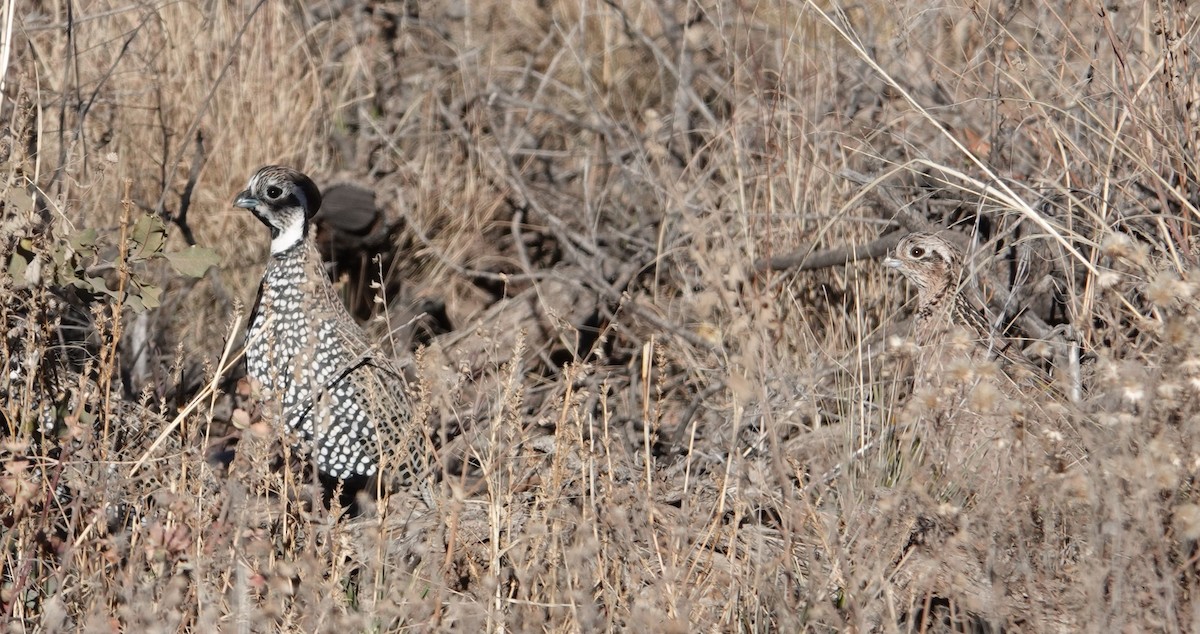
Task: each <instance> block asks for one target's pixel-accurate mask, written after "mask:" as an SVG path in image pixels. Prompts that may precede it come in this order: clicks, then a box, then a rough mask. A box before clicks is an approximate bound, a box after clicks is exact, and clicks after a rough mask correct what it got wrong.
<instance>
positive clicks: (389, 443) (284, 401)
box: [234, 166, 426, 487]
mask: <svg viewBox="0 0 1200 634" xmlns="http://www.w3.org/2000/svg"><path fill="white" fill-rule="evenodd" d="M320 200H321V199H320V192H319V190H318V189H317V188H316V185H314V184H313V183H312V181H311V180H309V179H308V177H307V176H304V175H303V174H301V173H299V172H296V171H295V170H291V169H288V168H283V167H275V166H270V167H264V168H262V169H260V170H259V171H258V172H257V173H255V175H254V176H253V177H252V178H251V179H250V183H249V185H248V186H247V189H246V190H245V191H243V192H242V193H241V194H240V195H239V196H238V198H237V200H236V201H235V203H234V204H235V205H237V206H239V207H244V208H246V209H250V210H251V211H252V212H253V213H254V215H255V217H257V218H258V219H259V220H260V221H262V222H263V224H265V225H267V227H269V228H270V229H271V235H272V249H271V251H272V255H271V258H270V261H269V263H268V264H267V270H266V272H265V274H264V275H263V280H262V284H261V286H260V288H259V301H258V304H257V305H256V306H255V310H254V312H253V314H252V316H251V319H250V326H249V329H248V331H247V343H246V365H247V371H248V373H249V375H250V376H251V377H252V378H254V379H257V380H258V381H259V382H261V383H262V385H263V388H264V390H265V391H266V393H267V394H268V395H269V396H270V397H271V398H275V399H278V400H279V401H280V402H281V405H282V410H283V413H282V418H283V421H284V423H285V425H286V426H287V427H288V428H289V429H290V430H291V431H292V432H294V433H295V434H297V435H298V436H300V437H301V438H302V439H303V440H304V441H305V442H306V443H307V445H308V448H309V451H310V454H311V457H312V459H313V460H314V462H315V464H316V466H317V469H318V470H319V471H320V472H322V473H324V474H326V475H329V476H332V477H334V478H339V479H348V478H353V477H359V476H366V477H371V476H377V475H378V476H381V477H384V478H385V480H386V482H385V484H386V485H389V486H391V485H399V486H403V487H407V486H410V485H411V484H412V482H413V480H414V475H416V474H420V473H422V472H423V471H425V466H426V456H425V451H426V445H425V438H424V435H423V434H421V433H420V432H419V431H416V430H414V429H412V425H411V407H410V404H409V403H408V401H407V398H406V396H405V395H406V389H405V388H406V386H405V382H404V379H403V376H402V375H401V374H400V372H399V371H398V370H397V369H396V368H395V367H394V366H393V365H392V364H391V362H390V361H389V360H387V359H386V357H385V356H384V355H383V353H382V351H380V350H377V349H374V348H373V347H372V346H371V345H370V344H369V342H368V340H367V337H366V335H365V334H364V333H363V332H362V330H361V329H360V328H359V327H358V325H357V324H355V323H354V321H353V319H352V318H351V317H350V315H349V313H348V312H347V311H346V309H345V307H344V306H343V305H342V303H341V300H340V298H338V296H337V294H336V293H335V292H334V289H333V286H332V283H331V282H330V280H329V277H328V275H327V274H326V273H325V270H324V267H323V264H322V262H321V258H320V255H319V253H318V252H317V249H316V245H315V244H314V242H313V241H312V240H311V239H310V238H309V237H308V223H309V220H310V219H311V218H312V216H313V215H314V214H315V213H316V212H317V209H318V208H319V207H320ZM381 469H382V471H383V473H381Z"/></svg>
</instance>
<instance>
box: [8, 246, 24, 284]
mask: <svg viewBox="0 0 1200 634" xmlns="http://www.w3.org/2000/svg"><path fill="white" fill-rule="evenodd" d="M28 267H29V260H28V259H27V258H26V257H25V255H24V254H22V253H21V252H20V251H13V254H12V259H11V260H9V261H8V276H9V277H11V278H12V279H14V280H24V279H25V269H26V268H28Z"/></svg>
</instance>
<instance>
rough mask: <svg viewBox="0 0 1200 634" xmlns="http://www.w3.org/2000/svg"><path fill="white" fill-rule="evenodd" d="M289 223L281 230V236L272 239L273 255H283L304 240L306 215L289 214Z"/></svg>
mask: <svg viewBox="0 0 1200 634" xmlns="http://www.w3.org/2000/svg"><path fill="white" fill-rule="evenodd" d="M287 222H288V224H286V225H284V226H283V227H281V228H280V230H279V235H278V236H277V237H275V238H272V239H271V254H272V255H277V254H279V253H283V252H284V251H287V250H288V249H290V248H292V247H294V246H296V245H297V244H298V243H299V242H300V241H301V240H303V239H304V214H303V213H297V214H289V215H288V218H287Z"/></svg>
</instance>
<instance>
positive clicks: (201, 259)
mask: <svg viewBox="0 0 1200 634" xmlns="http://www.w3.org/2000/svg"><path fill="white" fill-rule="evenodd" d="M162 256H163V257H164V258H167V260H169V261H170V262H171V266H173V267H175V270H176V271H179V272H180V273H182V274H183V275H186V276H188V277H200V276H202V275H204V272H205V271H207V270H208V267H210V266H216V264H217V252H216V251H213V250H212V249H206V248H204V247H188V248H186V249H184V250H183V251H172V252H170V253H163V254H162Z"/></svg>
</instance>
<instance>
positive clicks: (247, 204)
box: [233, 189, 258, 209]
mask: <svg viewBox="0 0 1200 634" xmlns="http://www.w3.org/2000/svg"><path fill="white" fill-rule="evenodd" d="M233 206H234V207H241V208H242V209H254V208H255V207H258V199H257V198H255V197H254V196H253V195H251V194H250V190H249V189H247V190H245V191H243V192H242V193H240V194H238V195H237V199H236V200H234V201H233Z"/></svg>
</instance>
